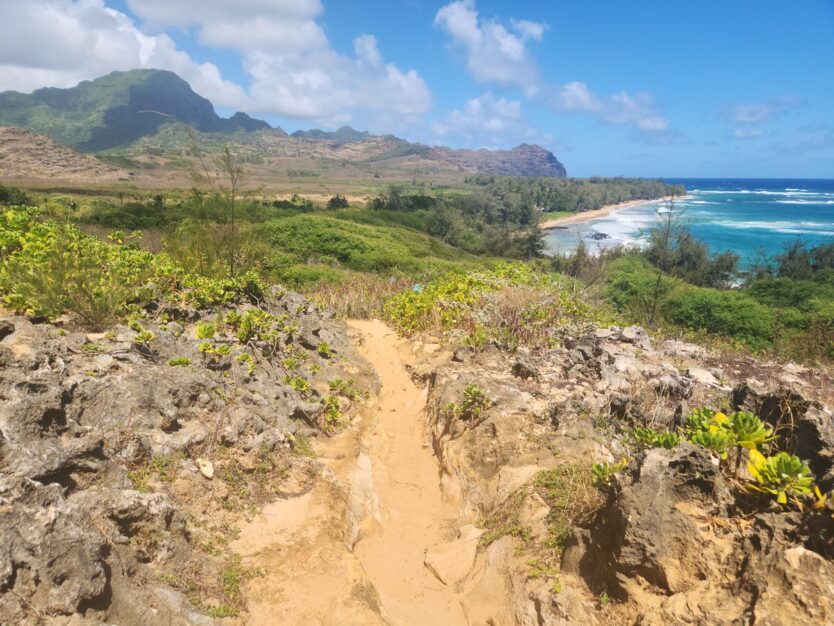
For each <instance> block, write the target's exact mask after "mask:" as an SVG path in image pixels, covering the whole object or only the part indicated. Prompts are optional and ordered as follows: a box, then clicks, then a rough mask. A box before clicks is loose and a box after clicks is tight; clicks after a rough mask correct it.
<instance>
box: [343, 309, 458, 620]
mask: <svg viewBox="0 0 834 626" xmlns="http://www.w3.org/2000/svg"><path fill="white" fill-rule="evenodd" d="M351 325H352V326H353V327H354V328H356V329H358V330H360V331H361V332H362V335H363V337H364V339H365V343H364V345H363V346H360V348H359V350H360V352H361V353H362V354H363V356H364V357H365V358H366V359H368V360H369V361H370V362H371V364H372V365H373V366H374V368H375V369H376V370H377V372H378V373H379V376H380V378H381V380H382V389H381V393H380V397H379V403H378V405H377V407H376V419H375V420H374V422H373V424H372V426H371V428H370V429H369V432H368V437H367V439H366V444H367V450H368V456H369V457H370V460H371V469H372V472H373V476H374V491H375V493H376V495H377V496H378V498H379V513H378V516H377V517H378V523H377V525H376V527H375V528H373V529H372V530H371V531H370V533H369V534H368V535H367V536H365V537H364V538H362V539H360V541H359V543H358V544H357V546H356V550H355V552H356V556H357V557H358V558H359V560H360V562H361V563H362V565H363V566H364V568H365V571H366V572H367V573H368V577H369V578H370V580H371V582H373V584H374V586H375V587H376V589H377V591H378V592H379V595H380V598H381V601H382V604H383V606H385V608H386V610H387V611H388V613H389V615H390V616H391V619H392V621H393V623H394V624H403V625H407V626H411V625H416V624H422V625H426V626H433V625H435V624H436V625H438V626H441V625H442V626H455V625H457V624H461V625H466V624H467V623H468V621H467V619H466V616H465V615H464V612H463V608H462V606H461V603H460V598H459V596H458V594H456V593H455V591H454V590H453V589H452V588H450V587H447V586H446V585H444V584H443V583H441V582H440V581H439V580H438V579H437V578H435V577H434V575H433V574H432V573H431V572H430V571H429V570H428V569H427V568H426V567H425V565H424V564H423V558H424V554H425V550H426V548H428V547H431V546H433V545H435V544H438V543H443V542H445V541H448V540H450V539H453V538H454V537H455V531H456V529H457V524H456V523H455V522H456V514H457V510H456V509H455V508H453V507H452V506H450V505H449V504H447V503H446V502H444V500H443V497H442V493H441V490H440V476H439V469H438V465H437V461H436V459H435V457H434V454H433V453H432V452H431V448H430V447H429V446H427V445H425V444H426V442H427V439H426V433H425V413H424V407H425V401H426V397H425V391H424V390H421V389H418V388H417V387H416V386H415V385H414V383H413V382H412V381H411V378H410V377H409V375H408V372H407V371H406V369H405V362H407V360H408V356H409V355H408V353H407V352H406V350H405V348H406V345H407V344H405V342H402V341H401V340H399V339H398V338H397V336H396V335H395V334H394V332H393V331H392V330H391V329H390V328H388V327H387V326H386V325H385V324H383V323H382V322H379V321H375V320H373V321H356V322H352V323H351Z"/></svg>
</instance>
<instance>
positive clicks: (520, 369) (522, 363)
mask: <svg viewBox="0 0 834 626" xmlns="http://www.w3.org/2000/svg"><path fill="white" fill-rule="evenodd" d="M540 375H541V374H540V373H539V369H538V368H537V367H536V366H535V365H534V364H533V362H532V361H531V360H530V357H527V356H519V357H518V358H517V359H516V361H515V363H513V376H515V377H516V378H521V379H525V380H526V379H528V378H539V376H540Z"/></svg>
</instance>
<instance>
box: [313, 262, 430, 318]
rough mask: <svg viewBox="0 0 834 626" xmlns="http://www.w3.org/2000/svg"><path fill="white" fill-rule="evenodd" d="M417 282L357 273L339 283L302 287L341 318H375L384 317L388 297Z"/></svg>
mask: <svg viewBox="0 0 834 626" xmlns="http://www.w3.org/2000/svg"><path fill="white" fill-rule="evenodd" d="M413 284H414V281H412V280H410V279H408V278H402V277H400V278H394V277H388V278H386V277H383V276H376V275H373V274H359V273H357V274H353V275H350V276H349V277H348V278H346V279H345V280H343V281H341V282H338V283H331V282H328V283H319V284H317V285H311V286H309V287H307V288H304V289H302V293H303V294H304V295H305V296H306V297H307V298H309V299H310V300H312V301H313V302H314V303H316V304H317V305H318V306H321V307H323V308H326V309H329V310H331V311H333V312H334V314H335V315H336V316H337V317H340V318H343V319H374V318H381V317H383V312H382V307H383V305H384V304H385V302H386V301H387V300H388V298H390V297H391V296H393V295H394V294H396V293H399V292H401V291H404V290H406V289H410V288H411V287H412V286H413Z"/></svg>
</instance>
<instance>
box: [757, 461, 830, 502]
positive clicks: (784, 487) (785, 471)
mask: <svg viewBox="0 0 834 626" xmlns="http://www.w3.org/2000/svg"><path fill="white" fill-rule="evenodd" d="M747 469H748V470H749V471H750V474H751V475H752V476H753V482H751V483H750V484H749V485H748V486H749V487H750V488H751V489H753V490H755V491H761V492H763V493H770V494H772V495H774V496H776V501H777V502H778V503H779V504H787V502H788V497H789V496H790V497H793V498H797V497H799V496H806V495H810V494H811V493H812V490H814V477H813V475H812V474H811V470H810V469H808V466H807V465H805V464H804V463H803V462H802V461H801V460H800V459H799V457H796V456H793V455H790V454H788V453H787V452H779V453H778V454H776V455H774V456H770V457H766V456H764V455H763V454H762V453H761V452H758V451H757V450H750V460H749V461H748V463H747ZM817 494H819V491H818V490H817Z"/></svg>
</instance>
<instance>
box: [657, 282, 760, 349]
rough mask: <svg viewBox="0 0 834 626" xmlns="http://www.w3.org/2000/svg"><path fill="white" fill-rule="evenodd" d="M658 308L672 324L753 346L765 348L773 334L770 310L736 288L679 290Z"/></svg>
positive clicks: (691, 288) (690, 288)
mask: <svg viewBox="0 0 834 626" xmlns="http://www.w3.org/2000/svg"><path fill="white" fill-rule="evenodd" d="M662 311H663V314H664V316H665V317H666V318H667V319H668V320H669V321H671V322H674V323H675V324H679V325H681V326H684V327H686V328H692V329H694V330H703V331H705V332H707V333H710V334H716V335H725V336H727V337H732V338H734V339H738V340H739V341H742V342H744V343H746V344H747V345H749V346H750V347H751V348H754V349H761V348H765V347H767V346H768V345H769V343H770V341H771V340H772V339H773V335H774V328H775V322H776V316H775V315H774V313H773V311H772V310H771V309H769V308H767V307H766V306H764V305H762V304H760V303H759V302H757V301H756V300H754V299H753V298H751V297H750V296H748V295H746V294H744V293H740V292H737V291H718V290H715V289H707V288H701V287H689V288H686V289H681V290H678V291H675V292H673V293H672V294H670V295H669V297H668V298H667V299H666V300H665V301H664V302H663V303H662Z"/></svg>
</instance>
